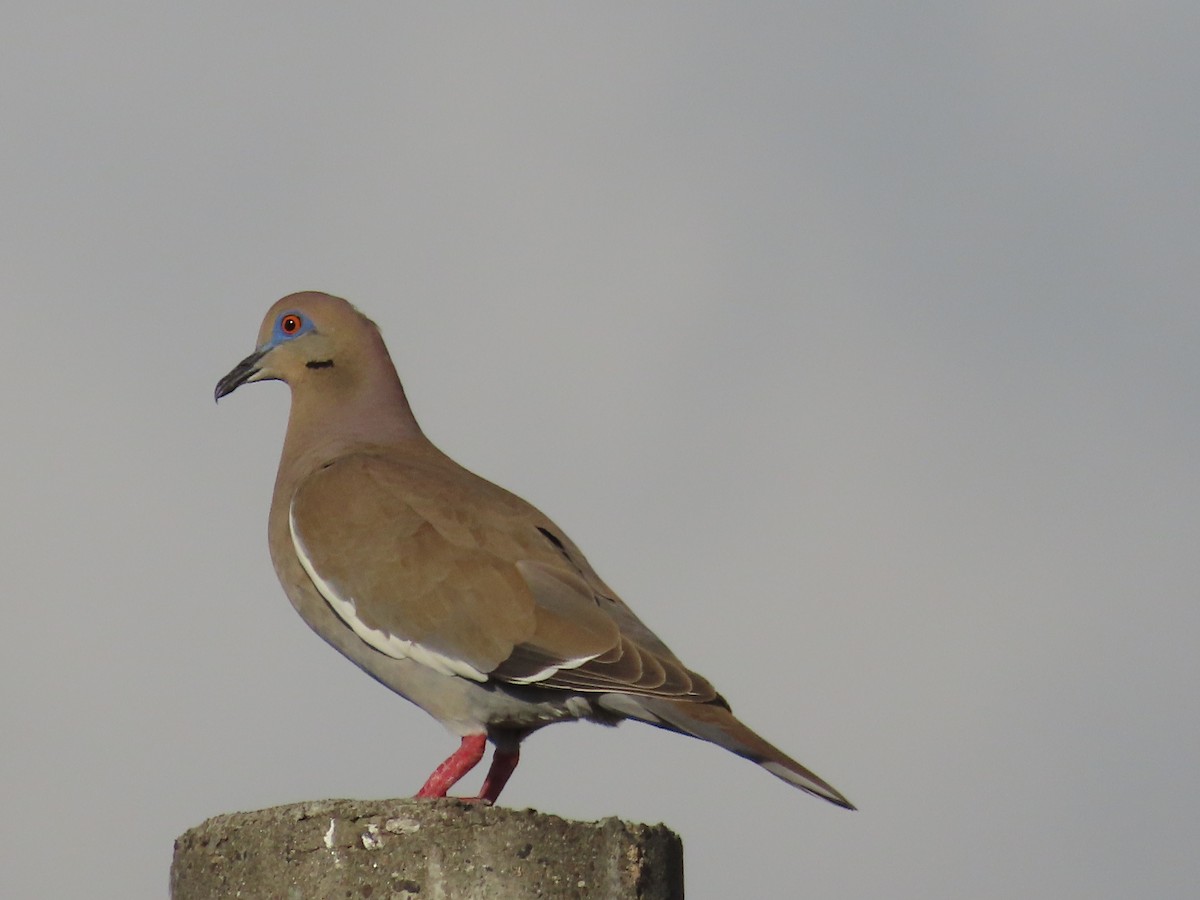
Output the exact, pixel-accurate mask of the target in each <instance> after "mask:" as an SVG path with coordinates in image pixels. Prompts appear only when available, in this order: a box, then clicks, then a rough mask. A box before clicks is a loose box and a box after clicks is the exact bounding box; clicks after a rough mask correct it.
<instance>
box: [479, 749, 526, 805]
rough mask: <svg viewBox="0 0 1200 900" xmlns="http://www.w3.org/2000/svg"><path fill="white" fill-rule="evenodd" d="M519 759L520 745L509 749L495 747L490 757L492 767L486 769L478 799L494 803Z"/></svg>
mask: <svg viewBox="0 0 1200 900" xmlns="http://www.w3.org/2000/svg"><path fill="white" fill-rule="evenodd" d="M520 760H521V748H520V747H513V748H512V749H511V750H500V749H497V750H496V753H495V755H494V756H493V757H492V767H491V768H490V769H488V773H487V777H486V778H484V779H483V787H482V788H480V789H479V797H478V799H479V800H482V801H483V802H484V803H495V802H496V798H497V797H499V796H500V792H501V791H502V790H504V785H506V784H508V779H509V776H511V775H512V773H513V770H514V769H516V767H517V763H518V762H520Z"/></svg>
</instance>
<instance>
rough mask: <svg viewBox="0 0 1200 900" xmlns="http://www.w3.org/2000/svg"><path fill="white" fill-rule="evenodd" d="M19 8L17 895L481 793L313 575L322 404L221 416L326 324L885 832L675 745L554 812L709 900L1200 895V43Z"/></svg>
mask: <svg viewBox="0 0 1200 900" xmlns="http://www.w3.org/2000/svg"><path fill="white" fill-rule="evenodd" d="M4 19H5V22H4V27H3V29H0V121H2V126H0V262H2V265H0V297H2V301H0V302H2V303H3V318H2V319H0V321H2V322H3V331H4V338H3V344H4V352H3V354H2V357H0V373H2V374H3V377H4V384H5V386H6V390H5V391H4V398H3V400H2V401H0V403H2V404H3V406H2V408H3V421H4V423H5V427H4V435H5V440H4V451H3V467H2V468H0V547H2V548H3V550H2V553H3V560H4V566H3V568H2V569H0V597H2V599H0V603H3V621H4V624H5V627H4V634H5V635H6V637H7V640H6V648H5V650H4V652H3V654H0V676H2V679H3V680H2V685H0V691H2V693H0V704H2V710H0V711H2V716H3V732H4V738H3V751H2V752H0V788H2V796H3V799H4V805H5V810H4V815H3V816H2V817H0V895H2V896H4V897H6V898H7V897H13V898H26V897H29V898H34V897H37V898H41V897H45V898H60V897H74V896H78V897H89V898H99V900H128V898H143V897H144V898H155V897H164V896H165V895H166V888H167V872H168V868H169V865H170V860H171V850H172V840H173V839H174V838H175V837H176V835H178V834H180V833H181V832H183V831H184V830H186V829H187V828H189V827H191V826H192V825H195V824H198V823H199V822H200V821H202V820H203V819H205V818H207V817H208V816H211V815H215V814H218V813H221V812H228V811H233V810H244V809H254V808H259V807H265V806H271V805H274V804H278V803H284V802H290V801H295V800H301V799H317V798H325V797H340V796H352V797H392V796H404V795H407V794H410V793H412V792H413V791H414V790H415V789H416V788H417V787H419V786H420V784H421V783H422V782H423V780H424V778H425V776H426V775H428V774H429V772H430V771H431V770H432V768H433V767H434V766H435V765H436V764H437V763H438V762H439V761H440V760H441V759H442V758H443V757H444V756H445V755H446V754H448V753H449V752H450V751H451V750H452V749H454V747H455V746H456V741H455V740H454V739H453V738H451V737H450V736H448V735H447V734H446V732H444V731H443V730H442V728H441V727H440V726H439V725H438V724H437V723H436V722H434V721H433V720H432V719H430V718H428V717H426V716H425V715H424V714H423V713H421V712H420V711H418V710H417V709H416V708H415V707H412V706H410V705H409V704H407V703H406V702H404V701H403V700H401V699H400V698H398V697H396V696H394V695H392V694H390V693H389V692H387V691H386V690H385V689H383V688H381V687H379V686H378V685H376V684H375V683H373V682H372V681H370V680H369V679H367V678H366V677H364V676H363V675H362V674H361V673H360V672H359V671H358V670H357V669H356V668H355V667H353V666H352V665H350V664H348V663H347V662H346V661H344V660H343V659H342V658H341V657H339V656H338V655H337V654H336V653H334V652H333V651H332V650H330V649H329V648H328V647H327V646H326V645H325V644H324V643H323V642H322V641H320V640H319V639H318V638H317V637H316V636H314V635H313V634H312V633H311V632H309V631H308V630H307V628H306V626H305V625H304V624H303V623H302V622H301V621H300V619H299V618H298V617H297V616H296V615H295V614H294V613H293V612H292V610H291V607H290V606H289V604H288V602H287V600H286V599H285V597H284V595H283V592H282V590H281V589H280V588H279V586H278V584H277V583H276V581H275V576H274V573H273V571H272V569H271V565H270V562H269V559H268V555H267V547H266V537H265V527H266V517H267V505H268V502H269V498H270V491H271V485H272V480H273V477H274V471H275V464H276V461H277V459H278V454H279V448H280V445H281V440H282V434H283V428H284V424H285V420H286V415H287V401H288V395H287V390H286V389H285V388H284V387H282V386H280V385H266V386H253V387H250V388H247V389H245V390H242V391H239V392H238V393H237V394H236V395H235V396H233V397H230V398H229V399H228V400H225V401H222V403H221V404H220V406H214V405H213V402H212V389H213V386H214V384H215V382H216V380H217V379H218V378H219V377H220V376H221V375H223V374H224V373H225V372H226V371H228V370H229V368H230V367H231V366H232V365H233V364H234V363H236V362H237V361H238V360H240V359H241V358H242V357H243V356H245V355H246V354H247V353H248V352H249V351H250V350H251V349H252V348H253V345H254V340H255V335H256V332H257V329H258V326H259V322H260V320H261V318H262V315H263V313H264V312H265V311H266V309H267V307H268V306H269V304H270V303H271V302H272V301H274V300H275V299H276V298H278V297H279V296H282V295H283V294H286V293H290V292H292V291H295V290H301V289H321V290H327V291H331V292H333V293H337V294H341V295H343V296H346V297H348V298H349V299H351V300H352V301H354V302H355V303H356V304H358V305H359V306H360V307H361V308H362V309H363V310H364V311H365V312H367V313H368V314H369V315H370V316H372V317H373V318H375V319H376V320H377V321H378V322H379V324H380V326H381V327H382V329H383V331H384V335H385V337H386V338H387V340H388V343H389V346H390V347H391V350H392V353H393V356H394V358H395V360H396V363H397V366H398V368H399V370H400V372H401V376H402V377H403V378H404V380H405V383H406V385H407V388H408V391H409V396H410V398H411V400H412V403H413V406H414V407H415V409H416V411H417V414H418V416H419V418H420V419H421V421H422V423H423V425H424V427H425V429H426V431H427V432H428V434H429V435H430V436H431V437H432V438H433V439H434V440H435V442H437V443H438V444H439V445H440V446H441V447H442V448H443V449H444V450H446V451H447V452H449V453H450V454H451V455H453V456H454V457H456V458H457V459H458V460H459V461H461V462H462V463H464V464H465V465H467V466H468V467H470V468H472V469H474V470H476V471H478V472H479V473H481V474H483V475H485V476H487V477H489V478H491V479H493V480H495V481H497V482H499V483H501V484H503V485H504V486H506V487H508V488H510V489H512V490H514V491H516V492H517V493H520V494H522V495H523V496H525V497H526V498H528V499H529V500H531V501H532V502H534V503H535V504H537V505H538V506H540V507H541V508H542V509H543V510H545V511H546V512H547V513H548V514H549V515H550V516H552V517H553V518H554V519H555V520H556V521H557V522H558V523H559V524H560V525H561V526H562V527H563V528H564V529H566V530H567V531H568V533H570V534H571V535H572V537H573V538H574V539H575V541H576V542H577V543H579V544H580V545H581V546H582V547H583V549H584V550H585V552H586V553H587V554H588V556H589V558H590V559H591V561H592V563H593V564H594V565H595V566H596V568H597V569H598V570H599V571H600V573H601V574H602V575H603V577H604V578H605V579H606V580H607V581H608V582H609V583H610V584H612V585H613V587H614V588H615V589H616V590H618V591H619V592H620V593H621V594H622V595H623V596H624V598H625V599H626V600H627V601H628V602H629V603H630V604H631V605H632V606H633V607H634V608H635V609H636V610H637V611H638V612H639V614H640V615H641V616H642V617H643V618H644V619H645V620H646V621H647V622H648V623H649V624H650V625H651V627H653V628H655V629H656V630H657V631H658V633H659V634H660V635H661V636H662V637H663V638H664V639H665V640H666V641H667V642H668V643H670V644H671V646H672V647H673V649H675V650H676V651H677V652H678V653H679V654H680V656H682V657H683V658H684V659H685V660H686V661H687V662H688V663H689V664H690V665H691V666H693V667H694V668H696V669H697V670H699V671H700V672H703V673H704V674H705V675H707V676H708V677H709V678H710V679H711V680H712V681H713V682H714V683H715V684H716V685H717V686H718V688H719V689H720V690H721V691H722V692H723V693H724V694H725V695H726V696H727V697H728V698H729V700H730V702H731V703H732V704H733V707H734V710H735V711H736V712H737V713H738V714H739V715H740V716H741V717H742V718H743V719H744V720H745V721H746V722H747V723H749V724H750V725H751V726H752V727H755V728H757V729H759V730H760V731H762V732H763V734H764V735H765V736H767V737H768V738H769V739H771V740H772V741H774V742H776V743H778V744H779V745H780V746H782V747H784V748H785V749H787V750H788V751H790V752H791V753H793V754H794V755H795V756H796V757H797V758H799V759H800V760H801V761H803V762H804V763H806V764H807V765H809V766H811V767H812V768H813V769H814V770H815V771H816V772H818V773H819V774H820V775H822V776H823V777H825V778H826V779H828V780H829V781H831V782H832V783H833V784H835V785H836V786H837V787H838V788H840V789H841V790H843V791H844V792H845V793H846V794H847V795H848V796H849V797H850V798H851V799H852V800H854V801H855V802H856V803H857V804H858V805H859V806H860V807H861V810H860V811H859V812H857V813H852V814H851V813H846V812H843V811H841V810H838V809H835V808H834V807H832V806H829V805H828V804H824V803H821V802H819V801H817V800H814V799H812V798H810V797H807V796H804V795H802V794H800V793H799V792H797V791H793V790H791V789H789V788H788V787H787V786H786V785H784V784H782V783H781V782H779V781H777V780H776V779H773V778H771V777H770V776H768V775H766V774H765V773H763V772H762V771H760V770H759V769H757V768H756V767H754V766H751V765H748V764H747V763H745V762H744V761H742V760H739V759H737V758H736V757H733V756H731V755H729V754H726V753H723V752H722V751H719V750H717V749H715V748H713V747H710V746H709V745H706V744H702V743H700V742H698V741H692V740H688V739H686V738H683V737H678V736H674V735H670V734H666V733H664V732H659V731H657V730H655V729H651V728H646V727H644V726H639V725H637V724H626V725H624V726H622V727H621V728H619V729H616V730H606V729H600V728H597V727H595V726H589V725H571V726H562V727H556V728H551V729H547V730H546V731H543V732H541V733H539V734H538V735H535V736H534V737H533V738H532V739H530V740H529V741H528V742H527V744H526V746H525V754H524V759H523V763H522V766H521V768H520V769H519V770H518V772H517V774H516V776H515V777H514V779H513V781H512V782H511V784H510V786H509V787H508V788H507V790H506V792H505V795H504V798H503V800H504V802H505V803H506V804H508V805H511V806H516V807H524V806H533V807H536V808H538V809H542V810H545V811H548V812H554V813H557V814H560V815H564V816H568V817H574V818H581V819H594V818H599V817H603V816H608V815H619V816H621V817H624V818H628V819H633V820H641V821H648V822H657V821H664V822H666V823H667V824H669V825H670V826H672V827H673V828H675V829H676V830H677V831H679V832H680V833H681V834H682V836H683V839H684V843H685V851H686V860H687V878H688V888H689V890H688V896H689V898H721V897H729V896H738V897H793V896H794V897H805V898H807V897H813V898H817V897H820V898H827V897H839V898H842V897H845V898H877V897H889V898H922V900H927V898H955V900H957V898H964V897H970V898H997V900H999V898H1005V900H1008V898H1013V897H1045V898H1063V897H1088V898H1114V900H1115V898H1128V897H1134V896H1138V897H1155V898H1159V897H1162V898H1167V897H1190V896H1193V895H1194V891H1195V886H1196V884H1197V883H1198V882H1200V855H1198V854H1197V846H1198V845H1200V825H1198V817H1200V812H1198V809H1200V775H1198V763H1200V527H1198V525H1200V521H1198V520H1200V477H1197V472H1196V468H1197V459H1198V458H1200V426H1198V418H1197V396H1198V391H1200V362H1198V356H1197V343H1198V341H1200V303H1198V302H1197V297H1196V289H1197V285H1198V284H1200V249H1198V238H1200V227H1198V226H1200V202H1198V190H1200V177H1198V175H1200V113H1198V110H1200V105H1198V103H1197V86H1198V85H1200V13H1198V12H1197V11H1196V6H1195V4H1194V3H1183V2H1180V3H1175V4H1170V3H1153V2H1151V3H1140V4H1128V3H1083V2H1059V3H1050V4H1047V3H1026V2H1007V3H1003V4H1000V3H994V4H963V3H950V2H942V3H929V4H918V5H915V6H914V5H912V4H891V3H879V2H875V3H858V4H848V3H821V4H799V3H796V4H777V3H729V4H724V5H711V4H704V3H695V2H688V3H675V4H668V3H656V4H640V3H639V4H633V3H606V4H579V3H571V4H564V3H539V4H529V3H525V4H509V5H505V6H501V5H499V4H477V5H460V4H454V5H451V4H438V5H436V6H435V5H421V6H418V5H416V4H396V3H373V4H357V3H356V4H322V3H306V2H289V3H259V4H246V3H228V2H217V3H206V4H193V5H190V7H185V6H184V5H182V4H175V5H170V4H162V3H148V2H126V3H120V4H107V5H105V4H100V5H97V4H74V3H56V4H42V5H40V6H36V7H35V6H26V7H23V8H22V9H21V10H17V8H16V7H13V8H12V9H10V10H9V11H8V12H7V13H6V15H5V16H4ZM477 779H478V776H476V778H475V779H473V780H472V781H471V782H469V783H468V788H472V789H473V788H474V787H475V786H477V784H478V780H477Z"/></svg>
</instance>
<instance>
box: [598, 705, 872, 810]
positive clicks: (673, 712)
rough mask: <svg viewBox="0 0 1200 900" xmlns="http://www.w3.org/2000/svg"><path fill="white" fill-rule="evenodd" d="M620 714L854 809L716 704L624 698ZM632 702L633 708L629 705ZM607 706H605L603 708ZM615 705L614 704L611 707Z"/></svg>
mask: <svg viewBox="0 0 1200 900" xmlns="http://www.w3.org/2000/svg"><path fill="white" fill-rule="evenodd" d="M622 700H623V701H624V702H621V703H620V704H619V705H620V706H621V707H624V708H623V709H622V710H621V711H622V712H624V713H625V714H626V715H632V717H633V718H638V719H641V720H642V721H644V722H649V723H650V724H651V725H658V726H659V727H662V728H667V729H669V730H671V731H679V732H682V733H684V734H689V735H691V736H692V737H696V738H699V739H700V740H702V741H708V742H709V743H712V744H716V745H717V746H718V747H724V748H725V749H726V750H729V751H730V752H732V753H736V754H737V755H738V756H742V757H745V758H746V759H748V760H750V761H751V762H754V763H758V765H760V766H762V767H763V768H764V769H766V770H767V771H768V772H770V773H771V774H772V775H774V776H775V777H776V778H781V779H783V780H784V781H786V782H787V783H788V784H790V785H792V786H793V787H798V788H800V790H802V791H807V792H808V793H810V794H812V795H813V796H816V797H820V798H822V799H823V800H828V801H829V802H830V803H834V804H836V805H838V806H841V807H844V808H845V809H854V808H855V807H854V804H852V803H851V802H850V801H849V800H847V799H846V798H845V797H844V796H843V795H842V793H841V792H840V791H838V789H837V788H835V787H834V786H833V785H831V784H829V783H828V782H827V781H824V780H823V779H821V778H820V777H818V776H817V775H815V774H813V773H812V772H810V771H809V770H808V769H806V768H805V767H804V766H802V765H800V763H798V762H796V761H795V760H794V759H792V758H791V757H790V756H788V755H787V754H786V753H784V752H783V751H782V750H780V749H779V748H778V747H776V746H774V745H773V744H771V743H770V742H768V741H766V740H765V739H763V738H762V737H760V736H759V735H758V734H756V733H755V732H753V731H751V730H750V729H749V728H747V727H746V726H745V725H743V724H742V723H741V721H739V720H738V718H737V717H736V716H734V714H733V713H731V712H730V711H729V710H728V709H726V708H725V707H724V706H721V705H719V704H717V703H695V702H689V701H687V700H671V699H667V698H664V697H644V696H639V697H636V698H632V697H630V696H629V695H624V697H623V698H622ZM630 700H633V704H630V703H629V701H630ZM605 705H607V704H605ZM615 705H617V704H614V706H615ZM633 705H636V706H637V707H640V711H643V712H645V713H648V715H637V714H636V713H634V712H633V710H632V709H631V706H633Z"/></svg>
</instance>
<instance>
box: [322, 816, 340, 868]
mask: <svg viewBox="0 0 1200 900" xmlns="http://www.w3.org/2000/svg"><path fill="white" fill-rule="evenodd" d="M336 827H337V819H330V820H329V830H328V831H326V832H325V849H326V850H328V851H329V855H330V856H332V857H333V867H334V868H335V869H340V868H341V867H342V859H341V857H340V856H338V855H337V851H336V850H334V849H333V830H334V828H336Z"/></svg>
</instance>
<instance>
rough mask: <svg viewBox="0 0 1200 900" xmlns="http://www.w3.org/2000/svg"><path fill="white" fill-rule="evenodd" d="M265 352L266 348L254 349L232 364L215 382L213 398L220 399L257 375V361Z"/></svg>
mask: <svg viewBox="0 0 1200 900" xmlns="http://www.w3.org/2000/svg"><path fill="white" fill-rule="evenodd" d="M266 352H267V351H266V350H255V351H254V352H253V353H251V354H250V355H249V356H247V357H246V358H245V359H243V360H242V361H241V362H240V363H238V364H237V365H236V366H234V367H233V369H232V370H230V372H229V374H228V375H226V376H225V377H224V378H222V379H221V380H220V381H218V382H217V389H216V390H215V391H213V399H214V400H220V399H221V398H222V397H224V396H225V395H226V394H232V393H233V392H234V391H236V390H237V389H238V388H240V387H241V386H242V385H243V384H245V383H246V382H247V381H249V380H250V379H252V378H253V377H254V376H255V375H257V374H258V373H259V367H258V361H259V360H260V359H262V358H263V355H264V354H265V353H266Z"/></svg>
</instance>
